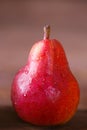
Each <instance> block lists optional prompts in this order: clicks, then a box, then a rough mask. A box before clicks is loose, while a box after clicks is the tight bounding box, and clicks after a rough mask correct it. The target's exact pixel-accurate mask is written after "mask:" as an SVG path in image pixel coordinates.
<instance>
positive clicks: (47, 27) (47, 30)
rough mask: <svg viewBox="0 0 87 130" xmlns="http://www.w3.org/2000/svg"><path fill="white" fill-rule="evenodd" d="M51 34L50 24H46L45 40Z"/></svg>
mask: <svg viewBox="0 0 87 130" xmlns="http://www.w3.org/2000/svg"><path fill="white" fill-rule="evenodd" d="M49 36H50V25H46V26H44V40H46V39H49Z"/></svg>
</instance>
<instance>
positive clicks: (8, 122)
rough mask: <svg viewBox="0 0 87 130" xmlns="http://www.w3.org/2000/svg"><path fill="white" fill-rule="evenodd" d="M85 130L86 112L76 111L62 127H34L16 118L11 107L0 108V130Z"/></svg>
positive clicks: (86, 124)
mask: <svg viewBox="0 0 87 130" xmlns="http://www.w3.org/2000/svg"><path fill="white" fill-rule="evenodd" d="M2 129H3V130H87V111H80V110H79V111H77V113H76V114H75V116H74V117H73V118H72V119H71V121H69V122H68V123H66V124H65V125H62V126H49V127H48V126H46V127H42V126H35V125H32V124H29V123H26V122H24V121H22V120H21V119H19V118H18V116H17V115H16V113H15V111H14V110H13V108H12V107H11V106H5V107H0V130H2Z"/></svg>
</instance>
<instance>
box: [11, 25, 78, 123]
mask: <svg viewBox="0 0 87 130" xmlns="http://www.w3.org/2000/svg"><path fill="white" fill-rule="evenodd" d="M49 34H50V26H45V27H44V39H43V40H42V41H39V42H37V43H35V44H34V45H33V47H32V49H31V51H30V54H29V57H28V61H27V64H26V65H25V66H24V67H23V68H22V69H20V70H19V71H18V73H17V74H16V75H15V77H14V80H13V84H12V90H11V99H12V104H13V107H14V108H15V111H16V112H17V114H18V116H19V117H20V118H21V119H23V120H24V121H26V122H30V123H32V124H36V125H57V124H64V123H66V122H67V121H69V120H70V119H71V118H72V117H73V115H74V114H75V112H76V110H77V106H78V104H79V98H80V91H79V86H78V83H77V81H76V79H75V77H74V76H73V74H72V72H71V71H70V68H69V65H68V62H67V59H66V55H65V52H64V49H63V47H62V45H61V43H60V42H59V41H57V40H55V39H49Z"/></svg>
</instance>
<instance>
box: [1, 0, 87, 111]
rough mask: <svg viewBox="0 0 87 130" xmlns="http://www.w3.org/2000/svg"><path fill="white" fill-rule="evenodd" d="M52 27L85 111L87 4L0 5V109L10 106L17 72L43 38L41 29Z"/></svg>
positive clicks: (51, 0)
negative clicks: (73, 77)
mask: <svg viewBox="0 0 87 130" xmlns="http://www.w3.org/2000/svg"><path fill="white" fill-rule="evenodd" d="M45 24H50V25H51V38H56V39H58V40H60V41H61V43H62V45H63V47H64V49H65V52H66V54H67V58H68V61H69V64H70V67H71V70H72V72H73V73H74V75H75V77H76V78H77V80H78V82H79V85H80V90H81V99H80V104H79V109H84V110H86V109H87V94H86V93H87V1H86V0H85V1H84V0H37V1H35V0H24V1H23V0H12V1H11V0H7V1H5V0H2V1H0V106H10V105H11V100H10V89H11V83H12V80H13V77H14V75H15V73H16V72H17V70H18V69H19V68H21V67H22V66H23V65H25V64H26V61H27V57H28V53H29V51H30V48H31V46H32V45H33V44H34V43H35V42H36V41H39V40H41V39H42V38H43V26H44V25H45Z"/></svg>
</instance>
